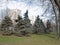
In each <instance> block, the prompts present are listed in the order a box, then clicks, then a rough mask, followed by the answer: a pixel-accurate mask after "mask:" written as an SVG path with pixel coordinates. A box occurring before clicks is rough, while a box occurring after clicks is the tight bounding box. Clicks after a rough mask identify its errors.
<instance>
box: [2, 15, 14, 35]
mask: <svg viewBox="0 0 60 45" xmlns="http://www.w3.org/2000/svg"><path fill="white" fill-rule="evenodd" d="M12 26H13V23H12V20H11V19H10V17H9V16H5V18H4V19H3V20H2V23H1V31H2V34H4V35H10V34H11V33H12V29H11V28H12Z"/></svg>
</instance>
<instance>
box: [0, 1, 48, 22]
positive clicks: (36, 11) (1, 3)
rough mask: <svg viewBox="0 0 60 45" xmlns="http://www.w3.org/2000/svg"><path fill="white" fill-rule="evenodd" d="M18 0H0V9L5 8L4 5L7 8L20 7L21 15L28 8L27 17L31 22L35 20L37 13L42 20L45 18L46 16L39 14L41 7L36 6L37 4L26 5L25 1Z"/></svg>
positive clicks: (41, 10)
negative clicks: (7, 0)
mask: <svg viewBox="0 0 60 45" xmlns="http://www.w3.org/2000/svg"><path fill="white" fill-rule="evenodd" d="M18 1H20V0H17V1H9V2H8V3H6V0H0V9H5V8H6V6H7V7H8V8H9V9H20V10H21V15H22V16H23V15H24V13H25V12H26V10H27V9H28V11H29V14H28V15H29V18H30V20H31V23H33V22H34V21H35V18H36V17H37V15H40V18H41V19H43V20H47V19H48V18H47V17H41V14H42V13H43V8H42V7H41V6H37V5H35V4H34V5H32V4H31V5H30V6H29V5H28V4H27V3H25V2H21V1H20V2H18ZM22 1H23V0H22Z"/></svg>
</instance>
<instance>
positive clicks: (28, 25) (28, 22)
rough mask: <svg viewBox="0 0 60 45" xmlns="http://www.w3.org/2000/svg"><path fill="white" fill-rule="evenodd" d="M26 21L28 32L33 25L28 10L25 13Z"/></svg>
mask: <svg viewBox="0 0 60 45" xmlns="http://www.w3.org/2000/svg"><path fill="white" fill-rule="evenodd" d="M24 23H25V30H26V32H29V33H31V26H32V25H31V22H30V19H29V17H28V10H27V11H26V13H25V14H24Z"/></svg>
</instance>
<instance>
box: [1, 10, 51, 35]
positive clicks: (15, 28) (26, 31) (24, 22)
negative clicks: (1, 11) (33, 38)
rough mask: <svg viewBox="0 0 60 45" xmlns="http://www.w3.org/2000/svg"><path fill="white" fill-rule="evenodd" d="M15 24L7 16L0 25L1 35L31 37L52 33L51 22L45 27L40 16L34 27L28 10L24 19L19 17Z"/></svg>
mask: <svg viewBox="0 0 60 45" xmlns="http://www.w3.org/2000/svg"><path fill="white" fill-rule="evenodd" d="M15 22H16V24H15V25H13V22H12V20H11V18H10V17H9V16H5V17H4V19H3V20H2V21H1V24H0V33H1V34H2V35H16V36H30V35H31V34H46V33H50V32H51V30H50V28H51V22H50V21H49V20H48V21H47V23H46V27H45V25H44V23H43V21H42V19H40V18H39V15H38V16H37V18H36V20H35V23H34V25H32V24H31V22H30V19H29V17H28V10H27V11H26V13H25V14H24V18H22V17H21V16H20V15H18V19H17V20H15Z"/></svg>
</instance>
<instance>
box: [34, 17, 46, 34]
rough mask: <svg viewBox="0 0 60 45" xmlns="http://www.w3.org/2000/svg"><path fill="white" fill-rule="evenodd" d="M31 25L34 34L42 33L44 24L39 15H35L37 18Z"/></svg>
mask: <svg viewBox="0 0 60 45" xmlns="http://www.w3.org/2000/svg"><path fill="white" fill-rule="evenodd" d="M33 27H34V33H36V34H43V33H44V30H45V26H44V24H43V22H42V20H41V19H40V18H39V16H37V19H36V21H35V23H34V26H33Z"/></svg>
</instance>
